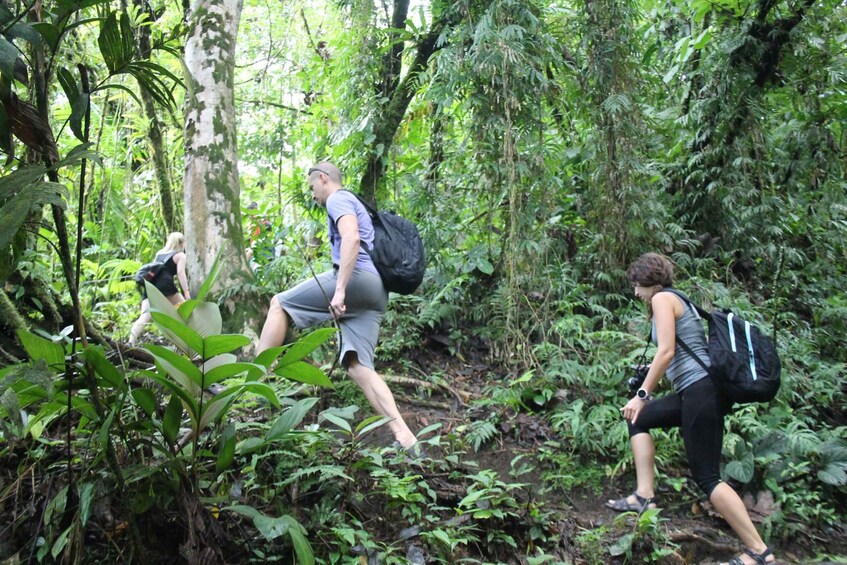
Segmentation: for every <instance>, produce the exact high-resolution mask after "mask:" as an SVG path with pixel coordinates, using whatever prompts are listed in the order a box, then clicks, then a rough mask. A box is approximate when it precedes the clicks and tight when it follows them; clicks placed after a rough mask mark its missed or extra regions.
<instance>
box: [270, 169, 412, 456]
mask: <svg viewBox="0 0 847 565" xmlns="http://www.w3.org/2000/svg"><path fill="white" fill-rule="evenodd" d="M308 179H309V187H310V188H311V190H312V195H313V197H314V199H315V201H316V202H317V203H318V204H320V205H321V206H323V207H325V208H326V212H327V225H328V230H329V239H330V250H331V254H332V262H333V269H332V270H330V271H327V272H325V273H323V274H321V275H318V276H317V277H313V278H311V279H308V280H306V281H304V282H302V283H300V284H299V285H297V286H295V287H294V288H292V289H290V290H288V291H286V292H283V293H281V294H277V295H276V296H275V297H274V298H273V299H272V300H271V304H270V310H269V311H268V316H267V318H266V320H265V324H264V326H263V328H262V334H261V336H260V338H259V347H258V351H259V352H262V351H265V350H266V349H269V348H271V347H277V346H280V345H282V343H283V341H284V339H285V334H286V332H287V331H288V324H289V322H293V323H294V324H295V325H296V326H297V327H300V328H305V327H309V326H313V325H316V324H319V323H322V322H326V321H329V320H332V319H335V320H337V322H338V325H339V327H340V329H341V336H340V342H339V348H340V353H339V355H340V358H341V363H342V365H343V366H344V368H345V369H346V370H347V374H348V375H350V378H352V379H353V381H354V382H355V383H356V384H357V385H359V387H360V388H361V389H362V391H363V392H364V394H365V396H366V397H367V399H368V401H369V402H370V404H371V406H373V408H374V410H376V412H377V413H379V414H380V415H382V416H385V417H387V418H389V422H388V426H389V429H390V430H391V431H392V433H393V434H394V439H395V440H396V443H397V444H398V445H399V446H402V447H403V448H406V449H412V448H414V449H413V450H412V454H413V455H417V454H420V448H419V447H415V446H416V444H417V438H416V437H415V435H414V434H413V433H412V431H411V430H410V429H409V426H407V425H406V422H405V421H404V420H403V416H402V415H401V414H400V411H399V410H398V409H397V405H396V403H395V401H394V395H392V393H391V390H390V389H389V388H388V385H386V384H385V381H384V380H383V379H382V377H380V376H379V374H377V372H376V371H375V370H374V349H375V348H376V343H377V338H378V337H379V326H380V322H381V321H382V317H383V315H384V314H385V309H386V307H387V305H388V292H387V291H386V290H385V288H384V287H383V284H382V279H381V278H380V276H379V273H378V272H377V270H376V267H374V264H373V261H371V258H370V256H369V255H368V254H367V252H366V251H365V250H364V249H363V246H362V243H364V244H365V245H368V246H372V244H373V238H374V229H373V223H372V222H371V218H370V215H369V214H368V211H367V210H366V209H365V207H364V206H363V205H362V204H361V202H359V200H358V199H357V198H356V197H355V195H353V194H352V193H350V192H347V191H346V190H342V185H341V171H339V170H338V167H336V166H335V165H333V164H332V163H329V162H322V163H318V164H317V165H315V166H314V167H313V168H311V169H309V172H308Z"/></svg>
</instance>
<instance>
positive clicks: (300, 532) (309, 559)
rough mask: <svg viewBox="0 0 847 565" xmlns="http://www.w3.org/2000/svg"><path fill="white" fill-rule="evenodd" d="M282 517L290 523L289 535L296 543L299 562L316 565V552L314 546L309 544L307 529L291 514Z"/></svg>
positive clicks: (304, 564)
mask: <svg viewBox="0 0 847 565" xmlns="http://www.w3.org/2000/svg"><path fill="white" fill-rule="evenodd" d="M280 519H281V520H284V521H285V522H286V523H287V524H288V535H289V536H291V543H292V544H293V545H294V552H295V553H296V554H297V562H298V563H300V564H302V565H314V564H315V554H314V553H313V551H312V546H311V545H309V540H307V539H306V535H305V533H306V530H304V529H303V526H301V525H300V523H299V522H298V521H297V520H295V519H294V518H292V517H291V516H281V517H280Z"/></svg>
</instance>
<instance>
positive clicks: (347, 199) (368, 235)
mask: <svg viewBox="0 0 847 565" xmlns="http://www.w3.org/2000/svg"><path fill="white" fill-rule="evenodd" d="M347 215H354V216H356V222H357V223H358V224H359V239H360V240H361V241H362V243H364V244H365V245H367V246H368V249H373V242H374V226H373V222H372V221H371V217H370V215H369V214H368V211H367V209H366V208H365V207H364V205H362V203H361V202H359V199H358V198H356V196H355V195H354V194H353V193H352V192H349V191H347V190H338V191H336V192H333V193H332V194H330V195H329V198H327V199H326V216H327V229H328V230H329V246H330V250H331V253H332V262H333V263H334V264H335V265H338V264H339V263H340V262H341V234H340V233H339V232H338V220H340V219H341V217H342V216H347ZM355 268H356V269H363V270H365V271H369V272H371V273H374V274H377V275H378V274H379V272H378V271H377V270H376V267H374V264H373V261H371V258H370V255H368V253H367V252H366V251H365V248H364V247H362V246H361V245H360V246H359V256H358V257H356V266H355Z"/></svg>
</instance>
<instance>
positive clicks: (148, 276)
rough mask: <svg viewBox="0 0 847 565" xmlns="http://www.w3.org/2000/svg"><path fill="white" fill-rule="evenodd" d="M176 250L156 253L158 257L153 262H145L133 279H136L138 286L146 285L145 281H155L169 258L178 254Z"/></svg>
mask: <svg viewBox="0 0 847 565" xmlns="http://www.w3.org/2000/svg"><path fill="white" fill-rule="evenodd" d="M176 253H177V252H176V251H172V252H170V253H161V254H159V255H156V259H155V260H153V262H152V263H144V264H143V265H141V267H139V268H138V270H137V271H135V276H134V277H133V279H134V280H135V284H137V285H138V286H144V281H148V282H153V279H155V278H156V275H158V274H159V271H161V270H162V267H164V266H165V263H167V262H168V260H169V259H170V258H171V257H173V256H174V255H176Z"/></svg>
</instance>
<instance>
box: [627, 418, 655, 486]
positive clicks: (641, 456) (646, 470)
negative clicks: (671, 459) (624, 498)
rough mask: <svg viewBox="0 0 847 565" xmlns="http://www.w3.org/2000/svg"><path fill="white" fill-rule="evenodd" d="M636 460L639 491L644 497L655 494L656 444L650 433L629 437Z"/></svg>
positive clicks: (636, 477)
mask: <svg viewBox="0 0 847 565" xmlns="http://www.w3.org/2000/svg"><path fill="white" fill-rule="evenodd" d="M629 443H630V444H631V445H632V454H633V458H634V460H635V480H636V484H637V488H636V489H635V492H637V493H638V494H639V495H640V496H643V497H644V498H653V496H655V494H656V493H655V491H654V488H655V483H656V444H655V443H654V442H653V436H651V435H650V434H646V433H643V434H636V435H634V436H632V437H631V438H630V439H629Z"/></svg>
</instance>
